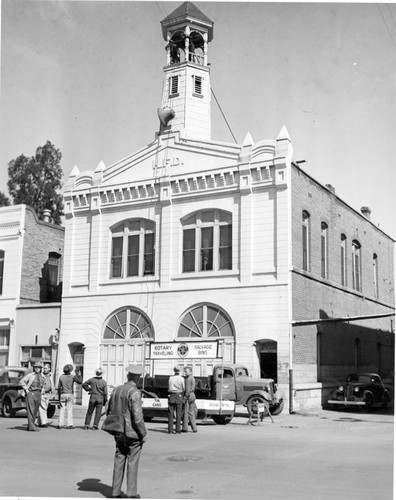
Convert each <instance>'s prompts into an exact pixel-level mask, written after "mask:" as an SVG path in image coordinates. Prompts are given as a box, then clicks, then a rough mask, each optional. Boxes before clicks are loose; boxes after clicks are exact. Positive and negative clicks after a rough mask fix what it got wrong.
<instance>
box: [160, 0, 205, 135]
mask: <svg viewBox="0 0 396 500" xmlns="http://www.w3.org/2000/svg"><path fill="white" fill-rule="evenodd" d="M161 27H162V35H163V38H164V40H165V41H166V47H165V49H166V66H165V67H164V83H163V89H162V101H161V108H159V109H158V114H159V117H160V120H161V125H162V127H161V132H162V131H163V130H164V129H171V130H177V131H179V132H180V136H181V137H182V138H183V139H198V140H210V139H211V116H210V101H211V88H210V72H209V67H208V43H209V42H211V41H212V39H213V22H212V21H211V20H210V19H209V18H208V17H206V16H205V14H203V13H202V12H201V11H200V10H199V9H198V7H196V5H194V4H193V3H192V2H184V3H183V4H182V5H180V6H179V7H178V8H177V9H176V10H174V11H173V12H172V13H171V14H169V15H168V16H167V17H166V18H165V19H163V20H162V21H161ZM164 117H165V118H164ZM170 120H171V123H170V126H168V122H169V121H170Z"/></svg>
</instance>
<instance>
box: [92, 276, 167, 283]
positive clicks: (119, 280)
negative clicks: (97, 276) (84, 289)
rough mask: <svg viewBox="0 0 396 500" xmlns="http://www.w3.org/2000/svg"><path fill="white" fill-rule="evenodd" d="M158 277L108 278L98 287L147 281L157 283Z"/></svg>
mask: <svg viewBox="0 0 396 500" xmlns="http://www.w3.org/2000/svg"><path fill="white" fill-rule="evenodd" d="M158 280H159V277H158V276H155V275H151V274H150V275H147V276H131V277H129V278H109V279H108V280H107V281H102V282H100V283H99V286H111V285H125V284H128V283H146V282H147V281H158Z"/></svg>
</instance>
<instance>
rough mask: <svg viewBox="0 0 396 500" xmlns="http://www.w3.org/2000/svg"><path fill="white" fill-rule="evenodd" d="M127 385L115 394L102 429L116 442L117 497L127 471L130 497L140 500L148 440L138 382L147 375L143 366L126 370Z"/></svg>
mask: <svg viewBox="0 0 396 500" xmlns="http://www.w3.org/2000/svg"><path fill="white" fill-rule="evenodd" d="M126 372H127V382H126V383H125V384H123V385H120V386H118V387H116V388H115V389H114V391H113V393H112V394H111V397H110V401H109V405H108V408H107V417H106V420H105V421H104V422H103V426H102V430H104V431H106V432H109V433H110V434H112V435H113V436H114V439H115V445H116V450H115V455H114V469H113V492H112V494H113V498H119V497H121V486H122V482H123V480H124V471H125V466H126V470H127V490H126V494H127V497H128V498H140V495H138V493H137V476H138V467H139V459H140V453H141V451H142V447H143V443H144V442H145V440H146V435H147V430H146V426H145V424H144V419H143V410H142V399H141V395H140V391H139V389H138V388H137V387H136V383H137V381H138V380H139V378H140V376H141V374H142V373H143V368H142V367H141V366H135V365H132V366H128V367H127V368H126Z"/></svg>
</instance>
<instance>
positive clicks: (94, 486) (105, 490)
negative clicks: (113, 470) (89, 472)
mask: <svg viewBox="0 0 396 500" xmlns="http://www.w3.org/2000/svg"><path fill="white" fill-rule="evenodd" d="M77 486H78V490H79V491H97V492H98V493H101V494H102V495H103V496H104V497H106V498H111V495H112V492H113V489H112V487H111V486H109V485H107V484H103V483H102V482H101V481H100V479H96V478H93V477H89V478H87V479H83V480H82V481H81V482H79V483H77Z"/></svg>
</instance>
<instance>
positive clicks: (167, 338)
mask: <svg viewBox="0 0 396 500" xmlns="http://www.w3.org/2000/svg"><path fill="white" fill-rule="evenodd" d="M161 25H162V33H163V37H164V40H165V41H166V43H167V45H166V48H167V61H166V66H165V67H164V81H163V91H162V102H161V107H160V108H159V110H158V115H159V118H160V127H161V128H160V132H159V133H157V134H156V137H155V140H154V141H153V142H152V143H151V144H149V145H148V146H147V147H145V148H143V149H141V150H139V151H137V152H136V153H134V154H132V155H131V156H130V157H128V158H125V159H123V160H121V161H119V162H117V163H115V164H113V165H111V166H109V167H106V166H105V165H104V164H103V163H102V162H101V163H100V164H99V165H98V167H97V168H96V170H94V171H89V172H80V171H79V170H78V168H77V167H75V168H74V169H73V171H72V172H71V174H70V177H69V179H68V182H67V184H66V186H65V192H64V197H65V214H66V224H65V225H66V235H65V261H64V272H63V297H62V316H61V333H60V336H59V342H60V344H59V356H60V360H59V361H60V366H62V365H63V364H65V363H68V362H73V363H74V364H75V365H78V366H80V367H82V368H83V371H84V377H86V378H88V377H90V376H92V375H93V373H94V370H95V368H97V367H98V366H101V367H102V368H103V369H104V372H105V379H106V380H107V381H108V383H109V384H110V385H117V384H120V383H122V382H123V381H124V378H125V370H124V368H125V366H126V365H128V364H130V363H138V364H142V363H144V364H145V367H146V370H147V372H149V373H150V374H170V373H171V369H172V366H173V363H174V361H171V360H164V361H157V360H156V361H155V362H154V361H152V360H149V359H147V352H148V350H147V346H148V344H149V343H150V342H172V341H186V342H188V341H195V342H203V343H205V342H208V341H210V340H219V342H220V346H221V349H220V352H221V355H222V357H223V359H224V361H225V362H237V363H243V364H245V365H246V366H247V367H248V368H249V371H250V373H251V374H253V375H256V376H259V375H261V376H268V377H272V378H274V379H275V380H276V382H277V383H278V386H279V387H280V389H283V391H284V392H285V395H286V398H287V399H288V398H289V395H290V398H291V401H290V404H292V405H294V408H296V407H303V406H313V405H320V404H321V402H322V399H323V397H324V396H323V394H324V393H325V388H326V384H327V385H328V384H329V383H331V382H332V381H334V380H335V378H336V377H340V376H343V375H344V373H345V372H348V371H350V369H352V370H353V369H355V367H359V368H367V369H368V368H370V369H371V370H373V371H378V369H381V371H382V373H383V375H385V376H387V377H391V376H392V375H393V347H394V340H393V339H394V335H393V326H392V319H393V317H392V314H394V307H393V304H394V292H393V282H392V277H393V240H392V239H391V238H390V237H388V236H387V235H385V234H384V233H383V232H382V231H380V230H379V229H378V228H377V227H375V226H374V225H373V224H372V223H371V222H370V221H369V219H368V218H367V217H366V216H363V215H362V214H361V213H358V212H356V211H355V210H354V209H352V208H351V207H349V206H348V205H347V204H346V203H344V202H343V201H342V200H340V199H339V198H338V197H337V195H336V194H335V193H334V191H333V189H332V188H331V187H326V186H323V185H321V184H320V183H318V182H317V181H315V180H314V179H312V178H310V177H309V176H308V175H307V174H305V173H304V172H303V171H302V170H301V168H300V167H299V166H298V165H297V164H295V163H294V162H293V148H292V143H291V140H290V138H289V135H288V132H287V130H286V128H285V127H283V128H282V130H281V131H280V133H279V135H278V137H277V139H275V140H262V141H259V142H255V141H254V140H253V139H252V137H251V136H250V134H249V133H247V134H246V137H245V140H244V141H243V143H242V144H239V145H238V144H228V143H222V142H216V141H213V140H212V139H211V133H210V100H211V99H210V98H211V89H210V73H209V67H208V64H207V52H208V44H209V42H211V40H212V38H213V23H212V21H210V20H209V19H208V18H207V17H206V16H205V15H204V14H203V13H202V12H201V11H200V10H199V9H198V8H197V7H196V6H195V5H194V4H192V3H191V2H188V3H185V4H183V5H181V6H180V7H179V8H178V9H176V10H175V11H174V12H173V13H172V14H171V15H170V16H168V17H167V18H166V19H164V20H163V21H162V23H161ZM374 265H375V266H376V267H375V268H374ZM347 316H348V317H351V319H352V321H346V320H345V317H347ZM352 317H353V318H352ZM219 362H221V358H220V357H219V358H217V359H205V360H199V359H196V360H188V363H187V362H186V363H185V364H189V365H191V366H193V371H194V374H195V375H210V373H211V371H212V367H213V365H215V364H217V363H219ZM83 402H84V401H83Z"/></svg>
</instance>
